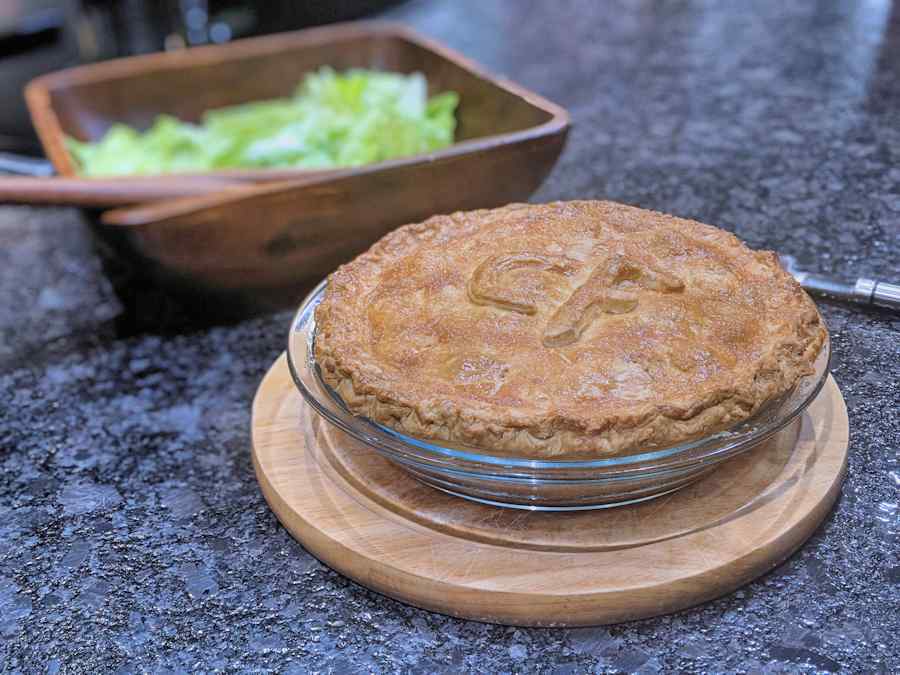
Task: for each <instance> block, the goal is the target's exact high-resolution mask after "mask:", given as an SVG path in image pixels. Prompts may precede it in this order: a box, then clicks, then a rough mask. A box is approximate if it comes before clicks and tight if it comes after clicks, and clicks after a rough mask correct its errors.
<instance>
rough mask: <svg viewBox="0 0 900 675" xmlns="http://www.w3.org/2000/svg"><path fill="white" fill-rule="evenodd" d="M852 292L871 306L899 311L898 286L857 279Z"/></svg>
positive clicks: (899, 289)
mask: <svg viewBox="0 0 900 675" xmlns="http://www.w3.org/2000/svg"><path fill="white" fill-rule="evenodd" d="M853 290H854V292H855V293H856V294H857V296H858V297H860V298H861V299H863V301H864V302H868V303H869V304H872V305H878V306H879V307H888V308H890V309H900V286H898V285H897V284H889V283H888V282H886V281H875V280H874V279H857V280H856V285H855V286H854V289H853Z"/></svg>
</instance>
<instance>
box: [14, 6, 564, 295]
mask: <svg viewBox="0 0 900 675" xmlns="http://www.w3.org/2000/svg"><path fill="white" fill-rule="evenodd" d="M323 65H329V66H332V67H334V68H335V69H337V70H342V69H347V68H353V67H363V68H375V69H382V70H391V71H398V72H404V73H411V72H416V71H418V72H421V73H423V74H424V75H425V77H426V78H427V80H428V85H429V88H430V89H431V90H432V92H431V93H436V92H440V91H446V90H453V91H456V92H458V93H459V96H460V104H459V108H458V110H457V122H458V125H457V132H456V142H455V143H454V144H453V145H452V146H450V147H448V148H445V149H443V150H440V151H437V152H432V153H429V154H425V155H417V156H413V157H407V158H402V159H396V160H391V161H386V162H380V163H377V164H371V165H367V166H364V167H359V168H353V169H343V170H338V171H329V172H312V171H308V170H302V169H287V170H286V169H274V170H255V171H246V170H242V171H232V172H212V173H207V174H202V175H184V176H178V178H179V179H180V180H183V181H186V182H187V181H191V180H207V181H208V180H209V179H210V177H226V178H227V177H231V178H234V179H236V180H240V181H249V184H247V183H238V184H237V185H235V186H232V185H230V184H229V185H227V186H225V187H224V188H223V191H221V192H216V193H212V194H201V195H200V196H196V197H186V198H185V197H184V196H183V195H184V194H185V191H184V190H181V191H180V192H178V193H173V194H172V197H173V199H174V201H159V202H153V203H152V204H147V205H145V206H141V207H137V208H135V209H130V210H129V209H126V210H120V211H116V212H111V213H109V214H107V216H106V218H105V219H104V221H103V222H100V220H99V219H98V218H96V216H97V213H96V212H92V219H93V224H94V228H95V231H96V232H97V234H98V236H99V237H100V238H101V239H102V240H103V241H104V242H105V243H106V244H108V246H106V247H105V249H106V250H108V251H111V252H112V253H113V255H114V256H116V257H118V258H121V259H123V260H128V261H130V264H132V266H133V267H134V268H135V269H137V270H139V272H140V274H142V275H144V276H147V277H148V278H151V279H152V280H153V283H158V284H163V285H166V286H172V285H174V286H175V287H177V288H179V289H182V290H189V291H192V292H199V293H201V294H202V293H203V292H206V291H212V292H219V293H224V294H225V296H224V297H225V298H226V299H227V298H232V297H233V298H236V299H239V300H240V303H239V304H241V305H242V306H247V305H249V306H251V307H253V308H256V309H259V308H262V309H267V308H275V307H283V306H288V305H292V304H295V303H296V302H298V301H299V299H300V297H301V294H302V293H303V292H304V291H305V290H306V289H308V288H309V287H310V286H311V285H312V283H313V282H315V281H317V280H318V279H320V278H321V277H322V276H324V275H326V274H327V273H329V272H330V271H331V270H332V269H334V267H335V266H337V265H338V264H340V263H342V262H344V261H347V260H349V259H350V258H351V257H352V256H354V255H356V254H357V253H359V252H361V251H362V250H364V249H365V248H367V247H368V246H369V245H370V244H372V243H373V242H374V241H376V240H377V239H378V238H379V237H381V236H382V235H384V234H385V233H386V232H388V231H390V230H392V229H394V228H395V227H398V226H400V225H403V224H405V223H409V222H415V221H419V220H423V219H425V218H427V217H428V216H430V215H433V214H438V213H449V212H453V211H458V210H468V209H475V208H490V207H495V206H500V205H503V204H506V203H509V202H514V201H523V200H525V199H526V198H528V197H529V196H530V195H531V194H532V193H533V192H534V190H535V189H537V187H538V186H539V185H540V184H541V182H542V181H543V180H544V178H545V177H546V175H547V173H548V172H549V171H550V169H551V168H552V167H553V164H554V163H555V162H556V160H557V158H558V156H559V154H560V152H561V151H562V148H563V145H564V143H565V138H566V133H567V131H568V128H569V117H568V115H567V113H566V112H565V110H563V109H562V108H560V107H559V106H557V105H555V104H553V103H551V102H549V101H547V100H545V99H543V98H541V97H540V96H538V95H537V94H534V93H532V92H530V91H527V90H526V89H524V88H522V87H519V86H518V85H515V84H513V83H511V82H509V81H506V80H504V79H502V78H498V77H495V76H492V75H489V74H487V73H485V72H484V71H483V70H482V69H481V68H480V67H479V66H478V65H476V64H475V63H473V62H472V61H470V60H468V59H466V58H465V57H463V56H461V55H459V54H457V53H455V52H453V51H451V50H450V49H447V48H446V47H443V46H441V45H438V44H436V43H434V42H432V41H431V40H428V39H426V38H423V37H421V36H419V35H417V34H415V33H413V32H411V31H410V30H408V29H407V28H404V27H402V26H398V25H393V24H385V23H378V22H359V23H350V24H339V25H334V26H328V27H324V28H315V29H311V30H304V31H299V32H296V33H286V34H279V35H275V36H270V37H263V38H254V39H250V40H242V41H237V42H234V43H231V44H228V45H222V46H209V47H201V48H196V49H190V50H186V51H181V52H174V53H165V54H152V55H148V56H138V57H132V58H126V59H119V60H115V61H108V62H104V63H99V64H94V65H88V66H80V67H77V68H72V69H68V70H63V71H60V72H57V73H52V74H49V75H44V76H42V77H40V78H37V79H36V80H34V81H33V82H31V83H30V84H29V86H28V88H27V90H26V99H27V102H28V105H29V109H30V111H31V114H32V118H33V120H34V124H35V127H36V128H37V131H38V134H39V136H40V138H41V142H42V143H43V145H44V148H45V150H46V153H47V155H48V157H49V158H50V160H51V161H52V162H53V165H54V166H55V168H56V170H57V172H58V173H59V174H60V175H61V176H64V177H74V176H75V175H76V174H75V166H74V163H73V159H72V157H71V156H70V154H69V153H68V151H67V149H66V146H65V143H64V136H65V135H66V134H68V135H70V136H74V137H76V138H79V139H82V140H95V139H98V138H100V137H101V136H102V135H103V133H104V132H105V131H106V129H108V128H109V126H110V125H111V124H112V123H113V122H125V123H127V124H130V125H132V126H135V127H137V128H146V127H147V126H149V124H150V123H151V122H152V120H153V119H154V117H155V116H156V115H158V114H161V113H168V114H172V115H175V116H177V117H179V118H181V119H184V120H188V121H195V120H198V119H199V118H200V116H201V115H202V113H203V112H204V111H205V110H208V109H211V108H218V107H222V106H228V105H234V104H239V103H245V102H248V101H253V100H260V99H269V98H274V97H280V96H287V95H289V94H290V93H291V92H292V91H293V90H294V88H295V87H296V85H297V83H298V82H300V81H301V79H302V78H303V76H304V74H306V73H308V72H310V71H312V70H315V69H317V68H318V67H320V66H323ZM173 178H174V176H172V175H170V176H165V177H159V178H157V177H147V178H145V179H144V180H146V181H151V182H152V181H163V180H166V181H172V179H173ZM259 183H263V184H259ZM157 192H158V190H157ZM198 192H199V193H203V192H204V190H202V189H201V190H199V191H198ZM191 194H193V192H191ZM123 201H127V200H122V199H119V200H115V201H110V203H109V204H108V206H114V205H121V204H122V203H123Z"/></svg>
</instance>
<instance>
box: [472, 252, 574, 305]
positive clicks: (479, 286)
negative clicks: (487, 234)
mask: <svg viewBox="0 0 900 675" xmlns="http://www.w3.org/2000/svg"><path fill="white" fill-rule="evenodd" d="M519 269H533V270H536V271H540V272H558V273H560V274H565V273H567V272H571V271H572V270H573V269H574V266H573V261H571V260H569V259H568V258H564V257H562V256H553V255H533V254H531V253H501V254H498V255H492V256H491V257H490V258H488V259H487V260H485V261H483V262H482V263H481V264H480V265H479V266H478V267H476V268H475V271H474V272H473V273H472V276H471V277H470V278H469V283H468V284H467V286H466V291H467V292H468V294H469V300H471V301H472V302H474V303H475V304H476V305H494V306H495V307H499V308H500V309H508V310H510V311H511V312H518V313H519V314H529V315H530V314H536V313H537V305H535V304H533V303H531V302H529V300H528V298H527V297H525V294H524V293H522V292H521V290H520V289H518V288H516V287H515V286H514V285H512V284H506V285H504V283H503V275H504V274H506V273H507V272H511V271H513V270H519Z"/></svg>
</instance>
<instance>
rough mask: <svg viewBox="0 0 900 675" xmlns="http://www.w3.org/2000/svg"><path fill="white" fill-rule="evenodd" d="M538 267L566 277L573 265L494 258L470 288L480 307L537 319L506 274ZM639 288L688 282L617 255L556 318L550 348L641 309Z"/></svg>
mask: <svg viewBox="0 0 900 675" xmlns="http://www.w3.org/2000/svg"><path fill="white" fill-rule="evenodd" d="M528 268H530V269H534V270H538V271H544V272H557V273H560V274H565V273H569V272H571V271H573V261H571V260H570V259H568V258H564V257H560V256H545V255H534V254H529V253H514V254H500V255H494V256H491V257H490V258H487V259H486V260H485V261H483V262H482V263H481V264H480V265H479V266H478V267H477V268H476V269H475V272H473V274H472V276H471V278H470V279H469V283H468V286H467V291H468V295H469V299H470V300H471V301H472V302H474V303H476V304H479V305H494V306H495V307H499V308H501V309H506V310H510V311H513V312H519V313H520V314H528V315H533V314H536V313H537V306H536V305H535V304H533V303H531V302H529V301H528V299H527V298H525V297H524V296H523V294H522V293H520V292H518V289H516V288H515V287H514V285H513V284H509V283H507V284H504V283H503V277H504V275H505V274H506V273H507V272H509V271H511V270H516V269H528ZM636 288H645V289H648V290H653V291H658V292H661V293H668V292H673V291H681V290H683V289H684V282H682V281H681V279H678V278H677V277H675V276H672V275H671V274H669V273H668V272H666V271H665V270H663V269H660V268H659V267H657V266H656V265H654V264H652V263H649V262H648V261H646V260H638V259H637V258H635V257H632V256H628V255H624V254H621V253H617V254H614V255H611V256H609V257H608V258H606V259H605V260H603V261H602V262H601V263H600V264H599V265H597V267H595V268H594V270H593V271H592V272H591V274H590V276H589V277H588V279H587V281H585V282H584V283H583V284H582V285H581V286H579V287H578V288H576V289H575V292H574V293H572V295H571V296H570V297H569V299H568V300H566V301H565V302H564V303H563V304H562V305H560V306H559V307H557V309H556V310H555V311H554V312H553V314H552V315H551V316H550V320H549V321H548V322H547V327H546V328H545V330H544V334H543V338H542V341H543V343H544V345H546V346H547V347H564V346H566V345H570V344H573V343H575V342H577V341H578V339H579V338H580V337H581V335H582V333H584V331H585V329H586V328H587V327H588V326H590V325H591V323H592V322H593V321H594V319H595V318H596V317H597V316H598V315H599V314H601V313H602V314H625V313H627V312H631V311H632V310H634V308H635V307H637V305H638V293H637V291H636Z"/></svg>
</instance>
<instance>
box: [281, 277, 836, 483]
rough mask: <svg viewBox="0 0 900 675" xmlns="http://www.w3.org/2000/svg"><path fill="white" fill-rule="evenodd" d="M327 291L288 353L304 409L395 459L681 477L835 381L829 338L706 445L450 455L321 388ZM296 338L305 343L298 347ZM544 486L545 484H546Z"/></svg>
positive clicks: (782, 421) (765, 434) (296, 326)
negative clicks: (797, 371) (594, 452)
mask: <svg viewBox="0 0 900 675" xmlns="http://www.w3.org/2000/svg"><path fill="white" fill-rule="evenodd" d="M327 283H328V279H327V278H326V279H324V280H323V281H321V282H320V283H319V284H318V285H317V286H316V287H315V288H314V289H313V290H312V291H310V293H309V295H307V296H306V298H305V299H304V300H303V302H302V303H301V304H300V307H299V309H298V310H297V312H296V313H295V315H294V317H293V319H292V321H291V326H290V330H289V333H288V345H287V362H288V368H289V370H290V373H291V378H292V379H293V381H294V384H295V386H296V387H297V389H298V390H299V391H300V394H301V395H302V396H303V398H304V399H305V400H306V402H307V403H309V404H310V406H311V407H312V408H313V409H314V410H315V411H316V412H317V413H318V414H319V415H320V416H321V417H323V418H324V419H325V420H326V421H328V422H330V423H331V424H333V425H334V426H336V427H338V428H339V429H341V430H342V431H344V432H346V433H348V434H349V435H351V436H352V437H354V438H356V439H357V440H359V441H361V442H363V443H365V444H366V445H369V446H372V447H375V448H376V449H377V450H381V451H385V452H388V453H389V454H390V453H397V454H399V455H402V456H404V457H405V458H406V459H407V461H410V460H413V461H425V462H437V463H445V462H446V461H447V460H451V461H456V462H465V463H467V464H470V465H471V464H476V465H479V466H482V467H483V466H492V467H505V468H517V469H530V470H571V469H576V470H578V469H612V470H614V471H615V473H616V475H617V476H618V475H622V474H626V475H627V474H631V473H645V472H647V471H648V470H650V471H660V472H661V471H675V470H678V469H681V468H683V467H686V466H692V465H696V464H698V463H700V462H709V461H711V460H714V461H722V460H724V459H727V458H729V457H732V456H734V455H736V454H738V453H740V452H742V451H744V450H747V449H750V448H752V447H756V446H757V445H759V443H761V442H763V441H765V440H766V439H768V438H770V437H771V436H773V435H774V434H776V433H777V432H779V431H781V430H782V429H784V428H785V427H787V426H788V425H789V424H790V423H791V422H792V421H794V420H795V419H796V418H797V417H799V416H800V415H801V414H802V413H803V411H804V410H806V408H807V407H809V405H810V404H811V403H812V402H813V401H814V400H815V399H816V397H817V396H818V395H819V393H820V392H821V390H822V387H823V386H824V384H825V382H826V380H827V379H828V376H829V373H830V364H831V341H830V337H828V338H827V339H826V341H825V343H824V344H823V346H822V348H821V350H820V352H819V355H818V356H817V357H816V371H815V372H814V373H813V374H812V375H809V376H806V377H804V378H801V380H800V381H799V383H798V384H797V385H795V387H794V388H793V389H792V390H791V391H790V392H788V393H787V394H786V395H784V396H783V397H782V398H781V399H779V400H778V401H776V402H774V403H772V404H767V405H766V406H763V409H762V410H761V411H760V412H758V413H757V414H756V415H754V416H753V417H750V418H748V419H746V420H742V421H740V422H738V423H737V424H735V425H733V426H731V427H729V428H728V429H724V430H720V431H718V432H715V433H713V434H710V435H708V436H704V437H702V438H698V439H693V440H690V441H686V442H684V443H679V444H676V445H672V446H668V447H665V448H659V449H654V450H650V451H646V452H638V453H633V454H627V455H621V456H616V457H605V458H602V459H584V458H583V457H580V458H577V459H540V458H536V457H527V456H521V455H520V456H516V455H515V454H514V453H511V452H503V453H491V452H490V451H484V450H480V449H478V448H471V449H460V448H459V447H448V446H445V445H443V444H442V443H440V442H439V441H427V440H423V439H418V438H414V437H411V436H407V435H406V434H402V433H400V432H397V431H395V430H393V429H390V428H389V427H387V426H385V425H382V424H379V423H377V422H374V421H372V420H369V419H368V418H365V417H361V416H357V415H354V414H353V413H351V412H350V411H349V410H348V409H347V408H346V406H345V405H344V404H343V401H341V399H340V397H339V396H338V395H337V393H336V392H334V390H333V389H331V387H329V386H328V385H327V384H325V382H324V381H323V380H322V378H321V374H320V371H319V369H318V365H317V364H316V362H315V351H314V346H315V336H316V331H315V308H316V307H317V306H318V304H319V302H321V300H322V297H323V295H324V292H325V288H326V286H327ZM304 331H305V334H304ZM298 336H300V337H302V339H298ZM304 368H306V369H308V370H309V371H310V372H311V373H313V375H314V380H315V384H316V385H317V386H318V387H320V388H321V389H322V391H323V392H324V393H326V394H327V395H328V396H329V397H330V399H331V401H330V403H331V404H332V406H334V407H331V406H329V405H328V401H324V400H322V397H321V396H320V394H319V393H317V392H315V391H313V390H312V389H311V388H310V386H309V385H308V383H307V382H305V381H304V377H303V369H304ZM770 405H775V406H779V405H780V409H778V410H775V411H773V410H772V409H771V408H770V407H769V406H770ZM766 412H769V413H772V414H773V415H774V419H772V420H769V421H768V422H767V423H765V424H762V425H760V426H758V427H757V426H756V425H757V424H759V418H760V417H761V416H762V415H763V414H765V413H766ZM454 445H457V444H454ZM495 477H496V476H495ZM541 478H542V480H546V477H544V476H542V477H541ZM604 479H608V478H604ZM601 480H603V479H601ZM566 482H571V479H566Z"/></svg>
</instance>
